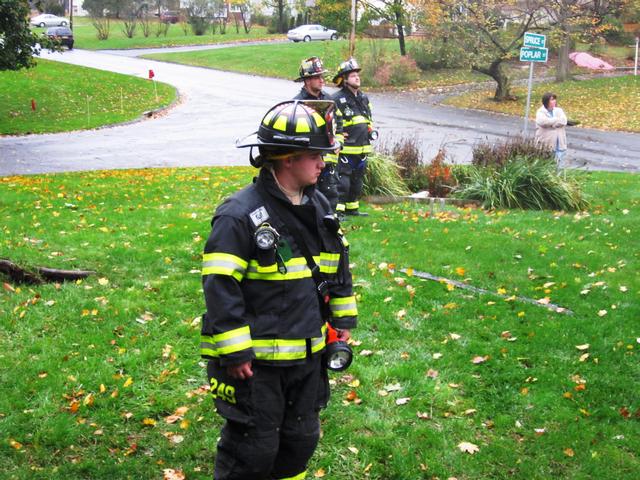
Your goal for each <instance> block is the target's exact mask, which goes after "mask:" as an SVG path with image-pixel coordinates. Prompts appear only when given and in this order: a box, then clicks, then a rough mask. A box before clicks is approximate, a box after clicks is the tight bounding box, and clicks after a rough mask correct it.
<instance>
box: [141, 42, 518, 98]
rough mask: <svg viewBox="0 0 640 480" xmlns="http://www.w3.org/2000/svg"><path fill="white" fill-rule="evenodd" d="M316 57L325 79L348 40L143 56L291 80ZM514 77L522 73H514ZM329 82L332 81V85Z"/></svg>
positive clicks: (393, 46)
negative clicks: (325, 70)
mask: <svg viewBox="0 0 640 480" xmlns="http://www.w3.org/2000/svg"><path fill="white" fill-rule="evenodd" d="M371 42H372V41H371V40H359V41H358V42H357V44H356V45H357V47H356V57H357V58H358V59H360V61H361V62H365V61H366V57H367V52H368V51H369V48H370V43H371ZM376 42H378V44H380V45H382V48H384V50H385V51H386V52H387V53H388V54H390V53H392V52H395V51H396V50H397V48H398V47H397V45H398V42H397V41H396V40H376ZM311 56H318V57H320V58H321V59H322V62H323V64H324V66H325V68H326V69H327V70H329V73H328V74H327V82H329V83H330V84H331V78H332V77H333V74H334V73H335V72H336V71H337V69H338V65H339V64H340V62H342V61H344V60H345V59H346V58H348V57H349V42H348V41H347V40H338V41H326V42H309V43H302V42H300V43H292V42H291V43H279V44H274V45H251V46H243V47H236V48H233V49H222V50H201V51H197V52H181V53H154V54H151V55H145V56H144V57H145V58H152V59H155V60H162V61H167V62H175V63H181V64H186V65H197V66H200V67H207V68H215V69H219V70H227V71H234V72H241V73H249V74H252V75H263V76H267V77H276V78H287V79H293V78H296V77H297V76H298V68H299V66H300V62H301V61H302V60H303V59H305V58H308V57H311ZM514 74H515V75H516V76H520V77H521V76H522V75H524V74H522V73H520V72H514ZM487 79H488V77H486V76H484V75H481V74H478V73H474V72H471V71H470V70H468V69H466V70H465V69H443V70H431V71H427V72H421V75H420V78H419V80H418V81H417V82H416V83H415V84H414V85H411V87H412V88H429V87H439V86H447V85H457V84H460V83H473V82H482V81H486V80H487ZM362 80H363V85H365V86H368V85H369V79H368V78H367V77H366V74H363V75H362ZM331 85H332V84H331Z"/></svg>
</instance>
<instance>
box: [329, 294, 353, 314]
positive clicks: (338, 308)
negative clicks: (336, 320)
mask: <svg viewBox="0 0 640 480" xmlns="http://www.w3.org/2000/svg"><path fill="white" fill-rule="evenodd" d="M329 308H330V309H331V315H332V316H333V317H355V316H356V315H358V306H357V304H356V297H354V296H351V297H343V298H332V299H331V300H329Z"/></svg>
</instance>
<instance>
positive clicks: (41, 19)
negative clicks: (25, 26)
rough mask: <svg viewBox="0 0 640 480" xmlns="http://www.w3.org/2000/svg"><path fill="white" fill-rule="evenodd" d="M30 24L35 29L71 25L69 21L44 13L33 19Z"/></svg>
mask: <svg viewBox="0 0 640 480" xmlns="http://www.w3.org/2000/svg"><path fill="white" fill-rule="evenodd" d="M29 23H30V24H31V25H33V26H35V27H57V26H61V27H66V26H67V25H69V20H67V19H66V18H64V17H59V16H57V15H51V14H50V13H43V14H41V15H36V16H35V17H33V18H32V19H31V20H30V21H29Z"/></svg>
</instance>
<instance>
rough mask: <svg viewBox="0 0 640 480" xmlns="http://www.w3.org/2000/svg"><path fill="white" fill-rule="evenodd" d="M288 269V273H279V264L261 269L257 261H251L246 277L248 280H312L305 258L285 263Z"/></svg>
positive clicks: (297, 258)
mask: <svg viewBox="0 0 640 480" xmlns="http://www.w3.org/2000/svg"><path fill="white" fill-rule="evenodd" d="M284 265H285V267H286V268H287V272H286V273H280V272H279V271H278V265H277V264H275V263H274V264H271V265H267V266H263V267H261V266H260V265H259V264H258V261H257V260H251V261H250V262H249V267H248V268H247V274H246V277H245V278H247V279H248V280H276V281H277V280H299V279H301V278H311V270H309V267H307V261H306V260H305V258H304V257H294V258H292V259H290V260H288V261H287V262H285V263H284Z"/></svg>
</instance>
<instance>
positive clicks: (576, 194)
mask: <svg viewBox="0 0 640 480" xmlns="http://www.w3.org/2000/svg"><path fill="white" fill-rule="evenodd" d="M468 174H469V177H468V178H467V179H466V182H468V183H465V184H463V185H460V186H459V187H458V189H457V190H456V196H458V197H460V198H465V199H469V200H478V201H480V202H482V204H483V206H484V207H485V208H491V209H495V208H521V209H531V210H544V209H551V210H565V211H574V210H582V209H584V208H586V207H587V206H588V202H587V200H586V199H585V197H584V194H583V193H582V182H581V179H580V177H578V176H576V175H570V174H568V173H566V172H559V171H558V170H557V166H556V163H555V161H553V160H551V161H550V160H548V159H540V158H531V157H523V156H518V157H515V158H512V159H509V160H507V161H506V163H505V164H504V165H503V166H502V167H498V168H491V167H477V166H474V167H472V168H471V169H470V170H469V171H468Z"/></svg>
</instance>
